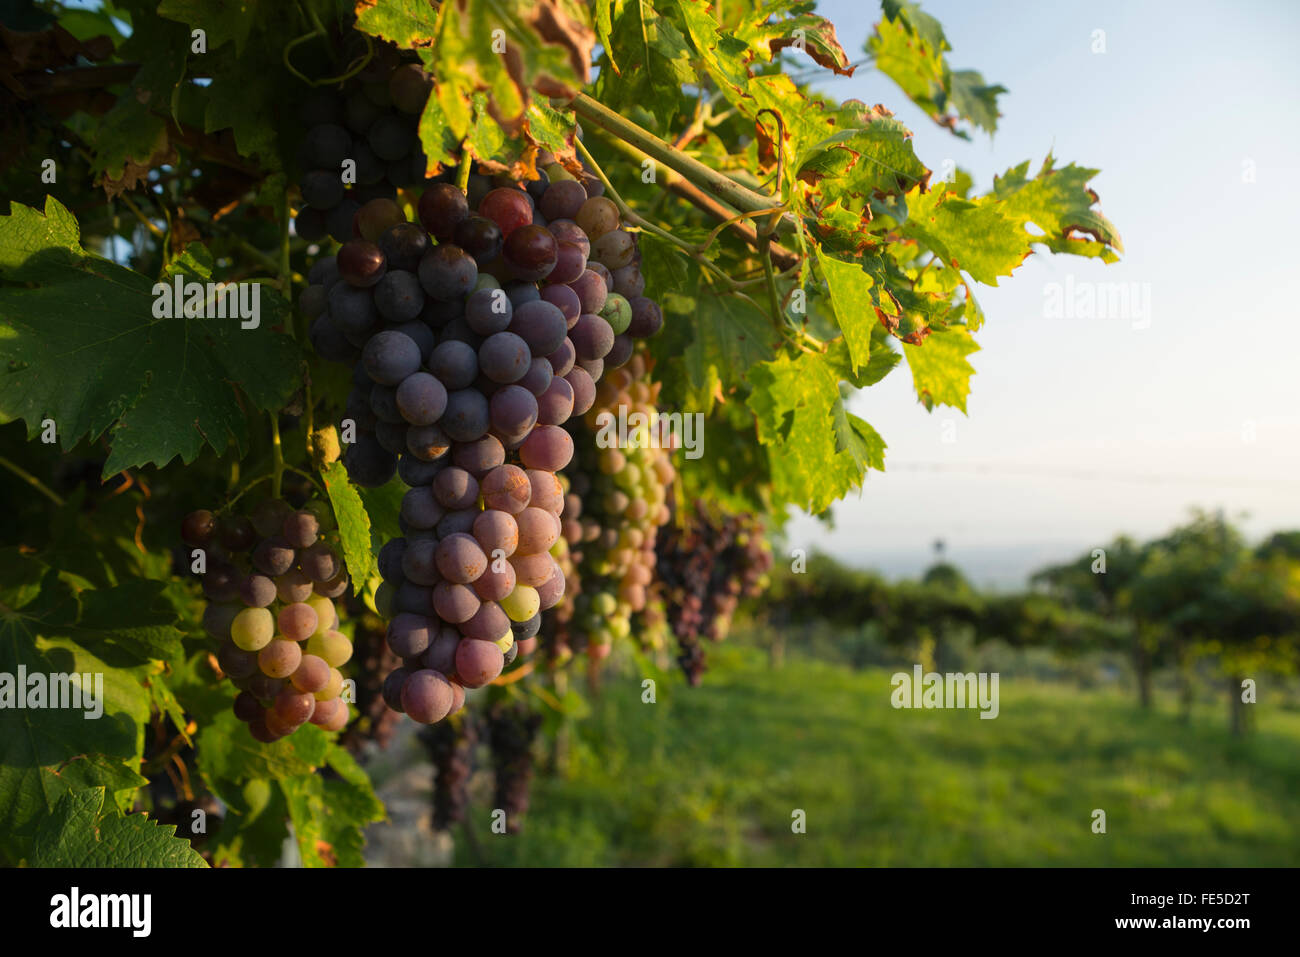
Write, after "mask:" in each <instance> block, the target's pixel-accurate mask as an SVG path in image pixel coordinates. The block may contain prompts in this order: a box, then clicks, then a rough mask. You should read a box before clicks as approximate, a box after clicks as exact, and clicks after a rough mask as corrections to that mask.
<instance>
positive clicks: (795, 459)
mask: <svg viewBox="0 0 1300 957" xmlns="http://www.w3.org/2000/svg"><path fill="white" fill-rule="evenodd" d="M848 362H849V359H848V347H847V346H846V345H845V344H844V342H843V340H839V339H837V340H836V341H835V342H834V343H832V344H831V346H830V348H829V350H828V352H827V354H826V355H821V354H814V353H801V354H799V355H798V356H797V357H796V358H793V359H792V358H790V357H789V356H779V357H778V358H776V359H775V360H773V361H771V362H764V363H760V364H759V365H756V366H755V367H754V368H753V369H751V370H750V373H749V380H750V382H751V383H752V384H753V386H754V389H753V391H752V392H751V393H750V395H749V398H748V400H747V404H748V405H749V407H750V409H752V410H753V412H754V415H755V416H756V418H757V421H758V439H759V441H760V442H762V443H763V444H764V445H765V446H767V447H768V460H769V462H770V464H771V471H772V486H773V487H772V497H773V499H774V501H775V503H776V504H779V505H784V504H791V505H797V506H798V507H800V508H803V509H806V510H807V511H809V512H813V513H817V512H821V511H823V510H824V509H826V508H827V507H828V506H829V505H830V504H831V503H832V502H834V501H835V500H836V499H838V498H841V497H843V496H844V494H845V493H847V492H848V491H849V490H850V489H853V488H856V487H857V486H858V485H860V484H861V482H862V476H863V474H864V472H865V470H866V467H867V466H868V465H874V463H875V462H880V463H882V464H883V461H884V459H883V454H884V443H883V441H881V440H880V437H879V436H877V435H876V434H875V432H874V430H872V429H871V428H870V426H868V425H867V424H866V423H865V422H862V420H861V419H857V418H856V416H849V415H848V414H847V413H845V411H844V407H843V402H842V398H841V395H840V382H841V380H842V379H843V378H845V374H844V373H845V370H846V367H847V365H848Z"/></svg>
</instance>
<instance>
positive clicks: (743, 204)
mask: <svg viewBox="0 0 1300 957" xmlns="http://www.w3.org/2000/svg"><path fill="white" fill-rule="evenodd" d="M569 109H571V110H573V112H574V113H577V114H578V115H579V116H581V117H582V118H583V119H585V120H590V121H591V122H592V123H594V124H595V125H596V126H599V127H600V128H601V129H604V130H606V131H608V132H610V133H612V134H614V135H615V136H616V137H618V138H619V139H622V140H625V141H626V142H628V143H631V144H632V145H633V146H635V147H636V148H637V149H639V150H640V151H641V152H642V153H645V154H646V155H647V156H649V157H650V158H651V159H654V160H657V161H658V162H660V163H662V164H663V165H664V166H667V167H668V168H669V169H672V170H675V171H676V172H678V173H680V174H681V175H682V176H684V177H686V179H688V180H690V181H691V182H692V183H694V184H695V185H696V186H699V187H700V188H701V189H705V190H708V191H709V192H711V193H713V195H714V196H716V197H718V199H721V200H723V201H725V202H727V203H730V204H731V205H732V206H734V207H736V208H737V209H739V210H742V211H744V212H755V211H757V210H760V209H771V208H772V207H774V206H776V205H778V204H777V202H776V201H775V200H774V199H773V198H772V197H771V196H764V195H763V194H762V193H756V192H754V191H753V190H751V189H749V188H747V187H745V186H742V185H740V184H739V183H737V182H735V181H734V180H732V179H729V178H728V177H726V176H723V175H722V174H721V173H719V172H717V171H715V170H712V169H710V168H709V167H707V166H705V165H704V164H703V163H701V162H700V161H699V160H696V159H692V158H691V157H689V156H687V155H686V154H685V153H683V152H681V151H680V150H676V149H673V147H671V146H669V145H668V144H667V143H665V142H664V141H663V140H661V139H659V137H657V136H655V135H654V134H653V133H651V132H650V131H649V130H647V129H644V128H643V127H640V126H638V125H637V124H635V123H633V122H632V121H631V120H628V119H626V118H624V117H622V116H619V115H618V114H617V113H615V112H614V111H613V110H611V109H610V108H609V107H607V106H605V105H604V104H603V103H601V102H599V101H597V100H594V99H592V98H591V97H589V96H587V94H585V93H579V94H578V95H577V96H575V97H574V98H573V99H572V100H571V101H570V102H569Z"/></svg>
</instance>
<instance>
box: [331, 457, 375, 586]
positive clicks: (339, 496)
mask: <svg viewBox="0 0 1300 957" xmlns="http://www.w3.org/2000/svg"><path fill="white" fill-rule="evenodd" d="M321 480H322V481H323V482H324V483H325V491H326V492H327V493H328V494H329V497H330V505H332V506H333V508H334V520H335V521H337V522H338V525H339V539H340V541H341V542H342V545H343V561H344V563H345V564H346V565H347V568H348V576H349V577H350V578H351V579H352V581H353V583H354V587H355V588H357V589H358V590H360V588H361V587H362V586H363V585H364V584H365V583H366V582H367V581H369V580H370V576H371V575H373V574H374V573H375V556H374V553H373V552H372V551H371V532H370V516H369V515H367V514H366V506H365V504H364V503H363V502H362V501H361V496H360V495H359V494H358V493H357V489H356V487H355V486H353V484H352V483H351V482H350V481H349V480H348V470H347V469H346V468H344V467H343V463H342V462H331V463H330V464H329V465H328V466H326V467H325V468H324V469H322V470H321Z"/></svg>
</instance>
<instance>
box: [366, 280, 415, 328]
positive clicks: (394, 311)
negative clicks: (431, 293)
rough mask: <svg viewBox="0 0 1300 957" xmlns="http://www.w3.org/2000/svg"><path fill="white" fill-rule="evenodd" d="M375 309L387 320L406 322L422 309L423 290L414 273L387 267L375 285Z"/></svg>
mask: <svg viewBox="0 0 1300 957" xmlns="http://www.w3.org/2000/svg"><path fill="white" fill-rule="evenodd" d="M374 299H375V309H376V310H377V311H378V313H379V314H380V315H381V316H383V317H384V318H385V319H387V320H388V321H389V322H407V321H409V320H411V319H414V318H416V317H417V316H419V315H420V313H421V312H423V311H424V290H423V289H421V288H420V281H419V280H418V279H417V278H416V277H415V274H414V273H411V272H406V271H405V270H401V269H389V270H388V272H387V273H385V274H384V277H383V278H382V279H380V280H379V282H378V283H377V284H376V285H375V291H374Z"/></svg>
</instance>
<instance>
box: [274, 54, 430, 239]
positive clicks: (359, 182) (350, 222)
mask: <svg viewBox="0 0 1300 957" xmlns="http://www.w3.org/2000/svg"><path fill="white" fill-rule="evenodd" d="M406 55H407V56H409V57H412V58H414V57H415V54H414V53H408V54H406ZM432 86H433V84H432V81H431V80H430V78H429V76H428V75H427V74H426V73H425V72H424V69H423V68H422V67H421V66H420V64H419V62H418V61H417V60H414V59H412V60H411V61H404V60H403V54H401V53H399V52H398V50H397V48H396V47H393V46H390V45H387V44H376V46H375V52H374V55H373V57H372V58H371V60H370V62H369V63H367V64H366V66H365V67H364V68H363V69H362V70H361V72H360V73H359V74H358V75H357V76H355V77H353V78H352V79H350V80H348V81H347V82H346V83H345V84H344V85H343V87H342V88H341V89H340V90H337V91H334V90H325V91H321V92H318V93H315V94H313V95H312V96H310V97H309V98H307V99H306V100H305V101H304V102H303V104H302V107H301V115H302V119H303V121H304V124H305V125H306V127H307V132H306V135H305V136H304V137H303V141H302V145H301V148H300V150H299V157H298V160H299V164H300V166H301V168H302V170H303V173H302V175H301V177H300V179H299V181H298V186H299V190H300V191H301V194H302V201H303V206H302V208H301V209H299V211H298V215H297V218H296V219H295V220H294V228H295V230H296V232H297V234H298V235H299V236H301V237H302V238H303V239H305V240H307V241H308V242H318V241H321V240H323V239H325V238H326V237H327V236H328V237H332V238H333V239H335V240H337V241H338V242H341V243H344V242H348V241H349V240H351V239H354V238H361V237H365V238H367V239H371V240H373V239H375V238H377V236H378V233H379V232H382V231H383V229H384V228H387V227H385V226H383V225H382V224H383V222H384V220H385V217H386V216H387V217H391V216H392V215H393V211H394V210H397V209H398V206H397V203H396V200H397V191H398V190H399V189H405V188H408V187H412V186H416V185H421V184H423V183H424V182H425V180H426V179H427V168H428V159H427V157H426V156H425V154H424V150H423V149H422V148H421V147H420V138H419V135H418V126H419V120H420V113H421V112H422V111H423V110H424V104H425V101H426V100H428V98H429V93H430V91H431V89H432ZM362 209H365V210H367V212H366V215H365V216H360V215H358V214H359V213H360V212H361V210H362ZM376 230H377V231H378V232H376ZM367 233H370V234H371V235H366V234H367Z"/></svg>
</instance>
